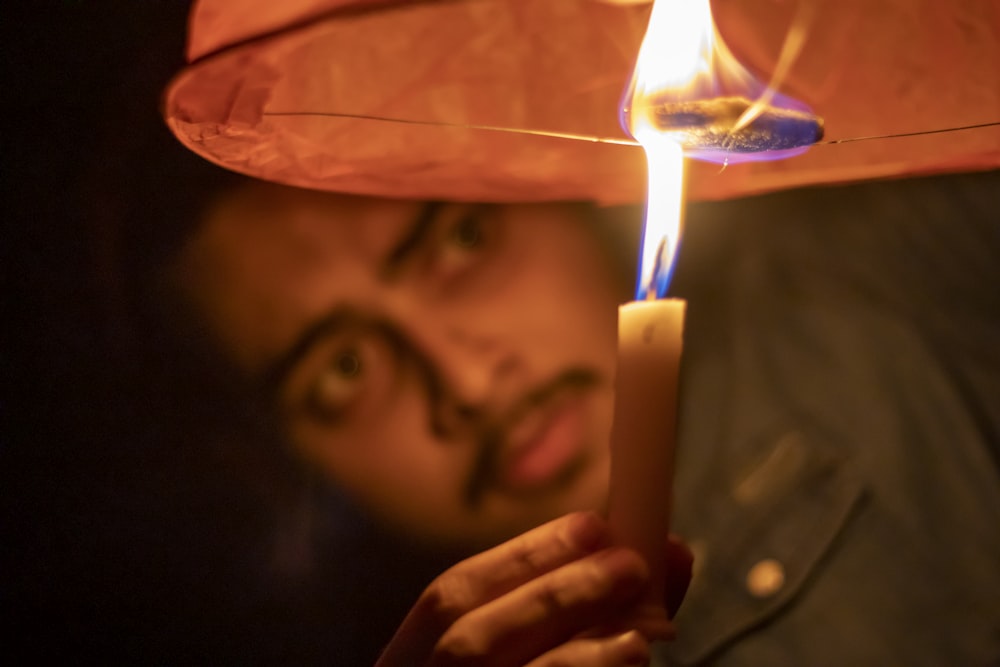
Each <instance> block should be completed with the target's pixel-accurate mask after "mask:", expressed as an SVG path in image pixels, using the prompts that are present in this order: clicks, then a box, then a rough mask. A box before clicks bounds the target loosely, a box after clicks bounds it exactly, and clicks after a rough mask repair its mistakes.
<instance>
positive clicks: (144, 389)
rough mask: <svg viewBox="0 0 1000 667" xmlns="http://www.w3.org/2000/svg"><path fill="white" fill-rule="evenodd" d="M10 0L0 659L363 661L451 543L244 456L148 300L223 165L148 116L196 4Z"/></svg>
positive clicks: (236, 410) (220, 402) (213, 394)
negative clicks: (379, 529) (371, 525)
mask: <svg viewBox="0 0 1000 667" xmlns="http://www.w3.org/2000/svg"><path fill="white" fill-rule="evenodd" d="M3 11H4V18H3V21H2V23H3V31H4V35H3V40H2V47H0V48H2V53H3V65H4V69H5V71H6V74H5V82H4V93H3V98H4V102H3V105H2V106H3V114H4V117H5V122H4V123H3V129H2V131H0V137H2V138H0V141H2V144H0V147H2V148H0V155H2V160H3V177H2V181H3V189H4V192H5V195H4V198H5V204H4V210H5V216H4V238H3V241H2V253H3V257H2V262H0V263H2V267H3V290H4V300H3V304H4V314H3V322H4V327H3V335H4V343H3V358H2V364H3V372H2V378H3V386H2V397H0V418H2V420H3V431H2V436H0V437H2V440H0V531H2V534H0V573H2V574H0V577H2V584H0V607H2V608H3V609H4V610H5V621H4V622H3V624H2V625H0V627H2V633H0V636H2V639H0V646H3V653H4V662H5V663H7V664H18V663H22V662H26V663H32V664H35V663H39V662H41V661H43V660H45V659H47V658H62V659H66V658H69V659H72V660H73V662H83V661H85V659H87V658H88V657H93V658H97V659H100V660H102V661H114V662H126V663H133V662H138V663H140V664H142V663H149V662H156V663H161V664H162V663H167V664H170V663H181V664H191V663H194V664H203V663H211V664H220V663H221V664H231V663H238V664H248V663H249V664H253V663H267V664H274V663H292V664H309V663H324V664H329V663H330V662H334V663H336V664H369V663H371V662H372V661H373V659H374V656H375V655H376V652H377V650H378V648H379V647H380V646H381V645H382V644H383V643H384V642H385V641H386V639H387V633H388V632H389V631H390V630H391V628H392V627H394V626H395V624H396V623H397V622H398V620H399V618H401V615H402V614H403V612H404V611H405V609H406V608H407V606H408V604H409V603H410V601H412V599H413V598H414V596H415V595H416V593H417V591H418V590H419V586H420V582H426V581H427V580H429V578H430V574H431V573H432V572H434V571H436V570H437V569H438V568H439V565H438V564H437V563H434V562H431V561H430V560H426V561H425V560H422V559H421V556H419V555H418V554H416V553H414V555H413V556H412V557H411V558H408V559H402V558H401V557H400V556H399V553H400V551H399V548H398V547H399V545H395V544H392V543H390V542H387V541H384V540H383V539H382V538H381V537H379V536H377V535H375V534H374V533H373V532H372V531H368V530H367V527H366V526H364V525H363V523H362V524H360V525H359V524H358V519H357V518H356V517H355V516H354V515H353V514H351V513H350V512H348V511H345V510H344V508H343V506H342V505H343V504H342V502H341V501H340V500H339V499H336V498H330V497H327V495H324V492H319V491H316V490H315V489H314V485H310V484H308V483H306V482H305V481H304V480H303V478H302V476H301V475H300V474H299V473H298V471H295V470H291V469H287V464H286V462H283V461H280V460H278V459H274V460H270V459H268V458H267V455H266V454H262V455H260V456H257V457H256V458H254V456H253V453H252V452H251V454H247V451H248V450H252V449H253V448H252V446H249V445H247V446H244V445H246V443H251V442H253V441H254V440H255V439H256V440H257V441H258V442H259V441H262V440H266V437H262V436H261V434H260V433H259V432H256V431H254V432H252V433H251V432H238V431H233V430H232V429H231V428H230V427H229V425H230V424H232V423H233V422H239V421H241V420H242V421H243V422H246V421H247V419H246V417H248V415H245V414H240V410H245V407H241V406H242V404H240V403H239V402H238V401H236V400H234V399H235V396H234V390H233V387H232V383H231V381H230V378H228V377H226V376H225V374H224V373H223V372H222V371H218V372H216V370H215V369H214V368H213V367H212V364H211V360H207V359H205V358H204V357H200V356H198V355H199V352H200V350H197V351H192V350H188V349H186V348H185V344H184V342H183V341H178V340H175V339H172V338H171V336H170V335H169V334H168V333H166V332H165V327H164V324H165V323H166V322H165V320H164V316H165V313H164V312H163V311H162V310H158V307H157V305H156V304H155V303H153V301H155V299H156V288H157V285H156V277H157V275H158V271H159V269H160V268H161V267H162V264H163V261H164V260H165V258H166V257H168V256H169V254H170V253H171V252H172V251H173V250H175V249H176V248H177V247H178V245H179V243H180V242H181V241H182V240H183V239H184V237H185V234H186V233H187V232H188V231H189V230H190V229H191V228H192V227H193V225H194V224H195V222H196V218H197V211H198V209H199V207H200V206H201V204H202V203H203V202H204V201H206V199H207V197H209V196H210V195H211V193H212V192H214V191H215V190H216V189H217V188H219V187H223V186H225V185H228V184H230V183H231V182H232V181H233V180H234V178H233V177H232V176H230V175H228V174H226V173H225V172H222V171H221V170H218V169H216V168H214V167H211V166H210V165H208V163H206V162H204V161H202V160H201V159H200V158H197V157H195V156H193V155H191V154H189V153H188V152H187V151H186V150H185V149H184V148H182V147H181V146H180V144H179V143H178V142H176V140H175V139H174V138H173V137H172V136H171V135H170V134H169V132H168V131H167V130H166V128H165V126H164V125H163V123H162V120H161V119H160V116H159V96H160V91H161V90H162V88H163V87H164V85H165V84H166V82H167V81H168V80H169V78H170V76H171V75H172V74H174V73H175V72H177V71H178V70H179V69H180V67H181V66H182V65H183V45H184V30H185V22H186V14H187V11H188V3H186V2H180V1H173V2H171V1H166V0H140V1H135V0H121V1H119V2H88V1H84V0H72V1H71V0H65V1H64V2H39V3H16V4H15V5H13V6H11V7H5V8H4V10H3ZM168 328H169V327H168ZM250 421H252V420H250ZM227 443H228V444H230V445H233V446H228V447H227V446H226V445H227ZM234 443H238V444H239V445H240V447H236V446H235V444H234ZM266 444H273V442H272V443H266ZM265 450H267V447H266V446H264V445H262V446H261V447H258V453H260V452H263V451H265ZM282 466H285V467H282ZM262 470H266V471H267V472H266V475H265V476H266V477H267V480H268V484H261V483H260V481H261V479H262V477H261V474H260V473H261V471H262ZM275 480H277V481H275ZM317 507H319V508H321V510H320V511H319V512H317V511H316V508H317ZM303 508H305V509H303ZM303 513H305V514H306V517H305V518H304V519H303V518H302V517H301V516H300V515H302V514H303ZM324 513H325V514H326V516H325V517H324V519H323V520H322V521H317V520H315V519H314V518H310V517H314V516H315V515H317V514H320V515H323V514H324ZM296 517H298V518H296ZM330 517H332V518H330ZM338 517H339V519H338ZM310 521H311V523H310ZM338 521H339V523H338ZM328 524H329V525H328ZM303 526H305V527H303ZM345 527H346V528H349V530H348V529H345ZM335 528H336V530H335ZM316 553H322V554H323V556H322V559H323V562H321V563H317V562H314V561H315V556H314V554H316ZM341 558H343V559H344V562H345V563H346V562H347V561H348V560H350V561H351V563H352V565H350V566H348V565H343V566H342V565H341V563H340V561H339V560H338V559H341ZM355 559H360V560H361V561H364V562H365V564H366V565H365V567H362V568H359V567H357V566H355V565H353V563H354V561H355ZM393 571H397V572H399V573H400V576H399V577H396V578H387V577H385V576H381V575H379V574H378V573H385V572H393ZM387 629H390V630H387Z"/></svg>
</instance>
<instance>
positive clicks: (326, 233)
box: [207, 183, 421, 260]
mask: <svg viewBox="0 0 1000 667" xmlns="http://www.w3.org/2000/svg"><path fill="white" fill-rule="evenodd" d="M420 206H421V204H420V203H418V202H411V201H403V200H391V199H375V198H369V197H361V196H355V195H345V194H339V193H329V192H318V191H311V190H302V189H298V188H291V187H286V186H280V185H275V184H270V183H254V184H252V185H250V186H248V187H247V188H244V189H242V190H240V191H238V192H235V193H232V194H231V195H229V196H227V197H225V198H224V199H222V200H221V201H219V202H218V203H217V205H216V206H215V208H214V210H213V211H212V213H211V215H210V216H209V222H208V230H207V231H208V233H209V234H211V235H213V236H216V237H217V239H218V240H219V241H221V242H223V243H227V242H228V243H237V244H239V245H243V246H246V245H247V244H250V245H256V246H259V249H260V250H264V251H266V252H269V253H270V252H274V251H275V250H290V249H294V248H296V247H299V248H301V249H307V248H311V249H312V251H313V252H317V253H323V254H342V253H347V254H349V255H350V256H351V257H353V258H354V259H362V258H364V259H366V260H378V259H380V258H384V257H385V255H386V254H387V253H388V251H389V249H390V248H391V247H392V245H393V244H394V243H395V242H396V240H397V239H398V238H399V237H400V235H402V234H403V233H404V232H405V230H406V229H407V228H408V227H409V225H411V224H412V223H413V220H414V218H415V216H416V215H417V212H418V211H419V209H420ZM213 231H214V233H213Z"/></svg>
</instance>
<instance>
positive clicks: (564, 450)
mask: <svg viewBox="0 0 1000 667" xmlns="http://www.w3.org/2000/svg"><path fill="white" fill-rule="evenodd" d="M584 421H585V401H584V399H583V396H581V395H580V393H579V392H570V393H569V395H566V396H560V397H558V398H556V399H555V400H552V401H547V402H545V403H544V404H543V405H540V406H538V407H536V408H534V409H532V410H530V411H529V412H528V413H526V414H525V415H524V416H523V417H522V418H521V419H519V420H518V421H517V423H516V424H515V425H514V426H513V428H512V429H511V430H510V431H509V433H508V437H507V440H506V442H505V443H504V447H503V451H502V453H501V454H500V457H499V461H498V466H497V479H496V481H497V483H498V484H499V485H500V486H501V487H503V488H506V489H509V490H514V491H528V490H533V489H538V488H541V487H544V486H546V485H548V484H551V483H552V482H554V481H555V480H556V479H559V478H561V477H562V476H563V475H564V473H565V471H566V470H567V469H568V468H569V467H571V466H572V465H573V464H574V463H575V462H577V461H578V459H579V458H580V454H581V452H582V449H583V444H584Z"/></svg>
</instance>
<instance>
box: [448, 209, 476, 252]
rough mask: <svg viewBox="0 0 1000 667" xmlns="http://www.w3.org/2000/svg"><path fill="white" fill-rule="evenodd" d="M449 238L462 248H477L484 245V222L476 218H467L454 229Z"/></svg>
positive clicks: (460, 221)
mask: <svg viewBox="0 0 1000 667" xmlns="http://www.w3.org/2000/svg"><path fill="white" fill-rule="evenodd" d="M449 237H450V240H451V241H452V242H453V243H454V244H455V245H456V246H458V247H460V248H464V249H466V250H471V249H473V248H477V247H479V246H480V245H481V244H482V243H483V225H482V222H480V220H479V219H478V218H476V217H475V216H471V215H469V216H465V217H463V218H462V219H461V220H459V221H458V222H457V223H456V224H455V226H454V227H452V229H451V233H450V235H449Z"/></svg>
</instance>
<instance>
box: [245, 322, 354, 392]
mask: <svg viewBox="0 0 1000 667" xmlns="http://www.w3.org/2000/svg"><path fill="white" fill-rule="evenodd" d="M361 319H362V318H361V315H360V313H358V311H357V310H356V309H354V308H350V307H347V306H341V307H340V308H335V309H334V310H332V311H330V312H329V313H327V314H326V315H324V316H323V317H321V318H319V319H318V320H316V321H315V322H313V323H312V324H310V325H309V326H308V327H306V329H305V331H303V332H302V334H301V335H299V337H298V338H297V339H296V340H295V342H294V343H292V346H291V347H289V348H288V350H287V351H286V352H285V353H284V354H283V355H281V357H279V358H278V360H277V361H275V362H274V363H273V364H271V365H270V366H269V367H268V368H267V370H265V371H264V374H263V376H262V379H263V388H264V391H265V392H267V393H269V394H273V393H275V392H277V391H278V390H279V389H280V388H281V386H282V385H283V384H284V383H285V380H286V379H287V378H288V375H289V374H290V373H291V372H292V370H293V369H294V368H295V367H296V366H298V365H299V363H300V362H301V361H302V360H303V359H305V358H306V357H307V356H308V355H309V352H310V351H311V350H312V349H313V348H314V347H315V346H316V345H317V344H318V343H319V342H320V341H321V340H322V339H324V338H326V337H327V336H328V335H329V334H330V333H331V332H333V331H336V330H337V329H342V328H344V327H345V326H347V325H348V324H351V323H354V322H358V321H360V320H361Z"/></svg>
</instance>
